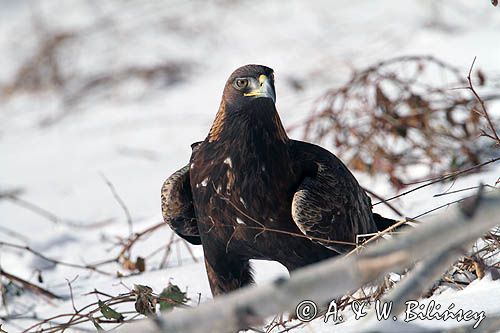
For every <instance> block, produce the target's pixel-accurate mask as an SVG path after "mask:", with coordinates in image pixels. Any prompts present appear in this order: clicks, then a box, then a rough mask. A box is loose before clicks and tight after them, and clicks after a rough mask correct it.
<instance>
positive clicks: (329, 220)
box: [290, 140, 377, 253]
mask: <svg viewBox="0 0 500 333" xmlns="http://www.w3.org/2000/svg"><path fill="white" fill-rule="evenodd" d="M290 145H291V147H290V148H291V149H290V155H291V158H292V159H293V161H294V163H295V165H296V168H297V171H298V172H299V174H300V175H301V177H302V181H301V183H300V184H299V186H298V188H297V190H296V191H295V193H294V195H293V200H292V219H293V221H294V222H295V224H296V225H297V227H298V228H299V229H300V231H302V233H303V234H305V235H306V236H310V237H311V239H312V240H313V241H315V242H317V243H320V244H321V245H323V246H326V247H328V248H330V249H332V250H334V251H337V252H339V253H344V252H346V251H348V250H350V249H352V246H350V245H348V244H341V243H335V241H340V242H349V243H355V242H356V235H358V234H365V233H371V232H375V231H377V228H376V225H375V222H374V220H373V215H372V208H371V201H370V198H369V197H368V195H367V194H366V193H365V191H364V190H363V189H362V188H361V186H360V185H359V184H358V182H357V181H356V179H355V178H354V176H353V175H352V174H351V173H350V172H349V170H348V169H347V167H346V166H345V165H344V164H343V163H342V161H340V160H339V159H338V158H337V157H336V156H335V155H333V154H332V153H330V152H329V151H327V150H325V149H323V148H321V147H319V146H316V145H313V144H310V143H306V142H301V141H295V140H291V143H290Z"/></svg>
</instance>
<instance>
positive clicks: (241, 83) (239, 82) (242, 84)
mask: <svg viewBox="0 0 500 333" xmlns="http://www.w3.org/2000/svg"><path fill="white" fill-rule="evenodd" d="M234 84H235V85H236V88H238V89H244V88H246V87H248V79H242V78H238V79H236V80H235V81H234Z"/></svg>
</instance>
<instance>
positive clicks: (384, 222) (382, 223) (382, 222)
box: [373, 213, 398, 231]
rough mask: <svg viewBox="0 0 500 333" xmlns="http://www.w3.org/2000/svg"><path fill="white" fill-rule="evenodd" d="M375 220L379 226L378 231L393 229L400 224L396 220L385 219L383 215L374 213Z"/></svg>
mask: <svg viewBox="0 0 500 333" xmlns="http://www.w3.org/2000/svg"><path fill="white" fill-rule="evenodd" d="M373 220H374V221H375V225H376V226H377V230H378V231H384V230H385V229H387V228H389V227H392V226H393V225H394V224H396V223H397V222H398V221H396V220H393V219H388V218H386V217H383V216H382V215H379V214H377V213H373Z"/></svg>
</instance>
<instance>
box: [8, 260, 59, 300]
mask: <svg viewBox="0 0 500 333" xmlns="http://www.w3.org/2000/svg"><path fill="white" fill-rule="evenodd" d="M0 275H1V276H4V277H6V278H7V279H9V280H11V281H14V282H18V283H20V284H21V285H22V286H23V287H24V288H26V289H29V290H31V291H33V292H35V293H37V294H41V295H43V296H46V297H48V298H51V299H61V297H60V296H57V295H56V294H54V293H53V292H51V291H48V290H47V289H44V288H42V287H39V286H37V285H36V284H33V283H31V282H29V281H26V280H24V279H23V278H20V277H18V276H16V275H13V274H10V273H7V272H6V271H4V270H3V269H1V268H0Z"/></svg>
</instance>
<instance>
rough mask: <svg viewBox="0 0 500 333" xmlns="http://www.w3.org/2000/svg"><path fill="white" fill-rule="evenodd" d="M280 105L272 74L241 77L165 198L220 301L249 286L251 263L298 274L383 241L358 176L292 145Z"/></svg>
mask: <svg viewBox="0 0 500 333" xmlns="http://www.w3.org/2000/svg"><path fill="white" fill-rule="evenodd" d="M274 102H275V90H274V75H273V71H272V69H270V68H268V67H265V66H260V65H247V66H243V67H241V68H239V69H237V70H236V71H235V72H234V73H233V74H231V76H230V77H229V79H228V81H227V83H226V86H225V88H224V93H223V96H222V102H221V104H220V108H219V111H218V112H217V115H216V118H215V120H214V123H213V125H212V127H211V129H210V132H209V134H208V136H207V138H206V139H205V140H204V141H203V142H199V143H196V144H193V146H192V147H193V152H192V155H191V160H190V163H189V164H188V165H187V166H185V167H184V168H182V169H180V170H179V171H177V172H176V173H174V174H173V175H172V176H171V177H170V178H169V179H167V181H166V182H165V184H164V186H163V188H162V210H163V216H164V219H165V221H166V222H167V223H168V224H169V225H170V226H171V228H172V229H173V230H174V231H175V232H176V233H177V234H178V235H180V236H181V237H183V238H185V239H186V240H188V241H190V242H191V243H193V244H200V243H201V244H202V245H203V250H204V254H205V264H206V268H207V274H208V278H209V282H210V287H211V289H212V293H213V294H214V295H217V294H221V293H225V292H229V291H231V290H234V289H236V288H239V287H241V286H243V285H246V284H248V283H251V282H252V281H253V279H252V273H251V267H250V264H249V259H265V260H275V261H278V262H280V263H282V264H283V265H284V266H286V267H287V268H288V270H290V271H293V270H294V269H296V268H299V267H302V266H304V265H308V264H312V263H315V262H318V261H320V260H323V259H326V258H329V257H332V256H334V255H336V254H338V253H343V252H344V251H346V250H348V249H350V248H352V245H353V244H354V243H355V241H356V235H358V234H363V233H369V232H375V231H377V225H376V219H377V216H375V219H374V215H373V214H372V210H371V203H370V199H369V198H368V196H367V195H366V193H365V192H364V190H363V189H362V188H361V187H360V185H359V184H358V182H357V181H356V179H355V178H354V176H353V175H352V174H351V173H350V172H349V170H348V169H347V168H346V166H345V165H344V164H343V163H342V162H341V161H340V160H339V159H337V158H336V157H335V156H334V155H333V154H331V153H330V152H328V151H327V150H325V149H323V148H321V147H319V146H316V145H313V144H309V143H306V142H301V141H295V140H291V139H289V138H288V136H287V134H286V132H285V129H284V128H283V125H282V124H281V121H280V118H279V116H278V113H277V111H276V107H275V103H274Z"/></svg>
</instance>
